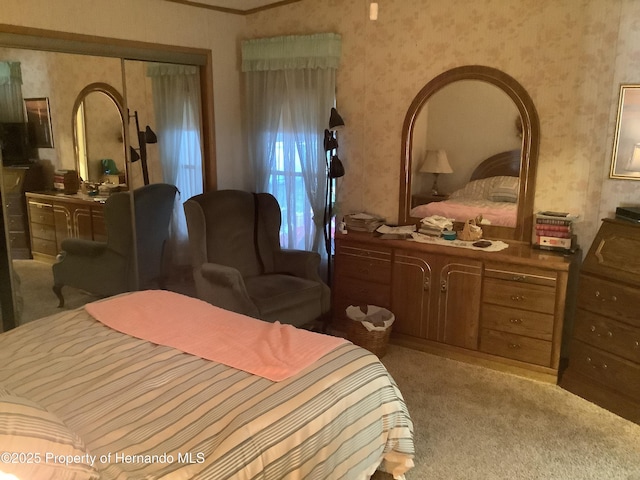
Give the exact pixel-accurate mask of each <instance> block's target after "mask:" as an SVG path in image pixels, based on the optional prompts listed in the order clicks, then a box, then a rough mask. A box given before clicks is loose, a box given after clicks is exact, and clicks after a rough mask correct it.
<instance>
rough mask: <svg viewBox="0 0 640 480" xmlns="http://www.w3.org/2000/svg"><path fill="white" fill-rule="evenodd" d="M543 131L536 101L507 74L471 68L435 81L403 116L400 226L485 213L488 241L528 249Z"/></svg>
mask: <svg viewBox="0 0 640 480" xmlns="http://www.w3.org/2000/svg"><path fill="white" fill-rule="evenodd" d="M539 131H540V126H539V119H538V114H537V112H536V109H535V106H534V104H533V101H532V99H531V97H530V96H529V94H528V93H527V92H526V90H525V89H524V88H523V87H522V86H521V85H520V84H519V83H518V82H517V81H516V80H515V79H513V78H512V77H510V76H509V75H507V74H506V73H504V72H502V71H500V70H497V69H494V68H491V67H485V66H479V65H471V66H464V67H458V68H454V69H452V70H449V71H446V72H444V73H442V74H440V75H438V76H437V77H436V78H434V79H433V80H431V81H430V82H429V83H427V84H426V85H425V86H424V87H423V88H422V90H421V91H420V92H419V93H418V95H416V97H415V99H414V100H413V102H412V103H411V105H410V107H409V110H408V111H407V115H406V117H405V121H404V125H403V129H402V159H401V161H402V165H401V171H400V199H399V215H398V218H399V221H400V222H401V223H405V224H408V223H415V222H417V221H419V220H420V219H421V218H423V217H425V216H430V215H443V216H446V217H448V218H454V219H455V220H456V221H457V222H464V221H465V220H468V219H470V218H475V217H476V215H477V214H480V215H482V217H483V219H484V222H486V224H483V225H482V229H483V231H484V236H485V237H487V238H500V239H506V240H516V241H522V242H530V241H531V230H532V222H533V202H534V195H535V177H536V166H537V161H538V145H539V141H540V138H539ZM438 172H440V173H438ZM434 180H435V181H434ZM434 187H437V192H433V191H432V190H433V189H434ZM436 193H437V194H436ZM470 197H476V198H472V201H470V202H469V203H465V202H467V199H468V198H470ZM445 200H446V201H445ZM476 200H477V201H478V202H477V205H474V207H473V208H472V206H471V205H472V203H473V202H475V201H476ZM476 206H477V209H475V208H476Z"/></svg>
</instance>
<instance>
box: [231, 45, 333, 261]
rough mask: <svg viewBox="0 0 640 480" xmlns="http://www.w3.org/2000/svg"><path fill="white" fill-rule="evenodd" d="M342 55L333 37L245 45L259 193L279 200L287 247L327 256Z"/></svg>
mask: <svg viewBox="0 0 640 480" xmlns="http://www.w3.org/2000/svg"><path fill="white" fill-rule="evenodd" d="M340 50H341V39H340V36H339V35H337V34H333V33H327V34H316V35H304V36H286V37H274V38H263V39H254V40H248V41H245V42H243V43H242V69H243V71H244V72H245V73H246V89H247V90H246V101H247V106H246V108H247V131H248V135H249V155H250V160H251V162H252V166H253V169H254V173H255V186H256V190H257V191H268V192H270V193H272V194H273V195H274V196H275V197H276V198H277V199H278V202H279V203H280V206H281V208H282V214H283V219H282V220H283V232H284V234H283V235H281V238H282V240H283V246H284V247H285V248H303V249H306V250H314V251H317V252H318V253H320V254H321V255H322V256H323V257H326V251H325V249H324V243H323V242H322V234H323V233H322V230H323V222H324V202H325V195H326V191H325V190H326V160H325V152H324V145H323V140H324V135H323V134H324V129H325V128H327V124H328V120H329V113H330V110H331V107H333V106H334V104H335V85H336V84H335V74H336V69H337V67H338V64H339V60H340ZM301 203H303V204H304V205H301Z"/></svg>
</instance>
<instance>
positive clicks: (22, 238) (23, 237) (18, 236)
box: [9, 232, 29, 248]
mask: <svg viewBox="0 0 640 480" xmlns="http://www.w3.org/2000/svg"><path fill="white" fill-rule="evenodd" d="M9 245H11V248H29V241H28V240H27V234H26V233H24V232H9Z"/></svg>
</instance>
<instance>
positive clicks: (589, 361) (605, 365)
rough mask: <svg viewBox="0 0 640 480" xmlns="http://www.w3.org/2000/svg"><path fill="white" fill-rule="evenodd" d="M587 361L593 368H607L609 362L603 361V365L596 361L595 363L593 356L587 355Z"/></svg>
mask: <svg viewBox="0 0 640 480" xmlns="http://www.w3.org/2000/svg"><path fill="white" fill-rule="evenodd" d="M587 363H588V364H589V365H590V366H591V368H601V369H603V370H606V369H607V364H606V363H603V364H602V365H596V364H595V363H593V361H592V360H591V357H587Z"/></svg>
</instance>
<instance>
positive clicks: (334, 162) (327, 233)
mask: <svg viewBox="0 0 640 480" xmlns="http://www.w3.org/2000/svg"><path fill="white" fill-rule="evenodd" d="M342 127H344V120H342V117H341V116H340V114H339V113H338V111H337V110H336V109H335V108H332V109H331V115H330V117H329V129H328V130H325V131H324V151H325V161H326V168H327V185H326V187H327V188H326V190H325V191H326V197H325V204H324V205H325V206H324V242H325V248H326V250H327V282H328V284H329V285H331V283H332V277H331V264H332V260H333V259H332V257H333V227H332V220H333V186H334V181H335V179H336V178H340V177H342V176H344V165H342V161H341V160H340V159H339V158H338V140H337V139H336V134H335V132H336V131H337V130H339V129H341V128H342Z"/></svg>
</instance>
